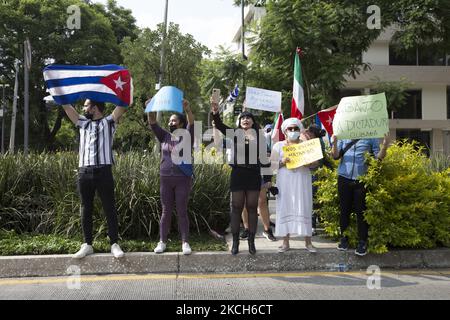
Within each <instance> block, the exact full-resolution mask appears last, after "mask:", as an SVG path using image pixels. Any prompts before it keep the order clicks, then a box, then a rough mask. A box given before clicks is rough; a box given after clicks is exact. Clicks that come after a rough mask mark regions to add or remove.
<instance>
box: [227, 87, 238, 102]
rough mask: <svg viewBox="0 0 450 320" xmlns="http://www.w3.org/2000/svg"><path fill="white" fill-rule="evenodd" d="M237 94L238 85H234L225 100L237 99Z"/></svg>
mask: <svg viewBox="0 0 450 320" xmlns="http://www.w3.org/2000/svg"><path fill="white" fill-rule="evenodd" d="M238 95H239V87H238V85H236V86H235V87H234V89H233V91H231V92H230V95H229V96H228V99H227V101H228V102H234V101H235V100H236V99H237V97H238Z"/></svg>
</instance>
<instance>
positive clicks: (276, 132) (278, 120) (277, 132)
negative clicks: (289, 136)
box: [271, 113, 286, 146]
mask: <svg viewBox="0 0 450 320" xmlns="http://www.w3.org/2000/svg"><path fill="white" fill-rule="evenodd" d="M283 121H284V118H283V114H282V113H277V114H275V122H274V124H273V131H272V137H271V140H272V146H273V145H274V144H275V143H277V142H278V141H283V140H285V139H286V138H285V137H284V134H283V132H282V131H281V124H282V123H283Z"/></svg>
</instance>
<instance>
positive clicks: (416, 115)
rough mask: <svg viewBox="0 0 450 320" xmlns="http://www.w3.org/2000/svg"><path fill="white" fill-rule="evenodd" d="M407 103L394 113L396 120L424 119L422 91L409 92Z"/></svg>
mask: <svg viewBox="0 0 450 320" xmlns="http://www.w3.org/2000/svg"><path fill="white" fill-rule="evenodd" d="M406 93H407V94H408V95H407V97H406V103H405V105H404V106H403V107H401V108H400V110H398V111H396V112H394V119H422V90H407V91H406Z"/></svg>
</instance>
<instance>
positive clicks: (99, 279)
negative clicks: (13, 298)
mask: <svg viewBox="0 0 450 320" xmlns="http://www.w3.org/2000/svg"><path fill="white" fill-rule="evenodd" d="M345 275H349V276H356V275H358V276H367V273H366V272H364V271H350V272H303V273H293V272H292V273H289V272H288V273H254V274H247V273H244V274H178V275H177V274H147V275H101V276H89V275H85V276H81V277H80V282H102V281H104V282H106V281H142V280H175V279H236V278H297V277H331V276H345ZM383 275H384V276H387V275H391V276H392V275H436V276H445V275H450V270H445V271H431V270H401V271H395V270H389V271H381V276H383ZM73 277H74V276H73V275H67V276H66V277H57V278H42V279H36V278H34V279H19V280H16V279H14V280H11V279H0V286H10V285H27V284H28V285H30V284H52V283H65V282H67V281H68V280H70V281H73V279H74V278H73Z"/></svg>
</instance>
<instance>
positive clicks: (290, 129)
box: [286, 127, 300, 131]
mask: <svg viewBox="0 0 450 320" xmlns="http://www.w3.org/2000/svg"><path fill="white" fill-rule="evenodd" d="M286 131H300V128H299V127H290V128H287V129H286Z"/></svg>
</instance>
